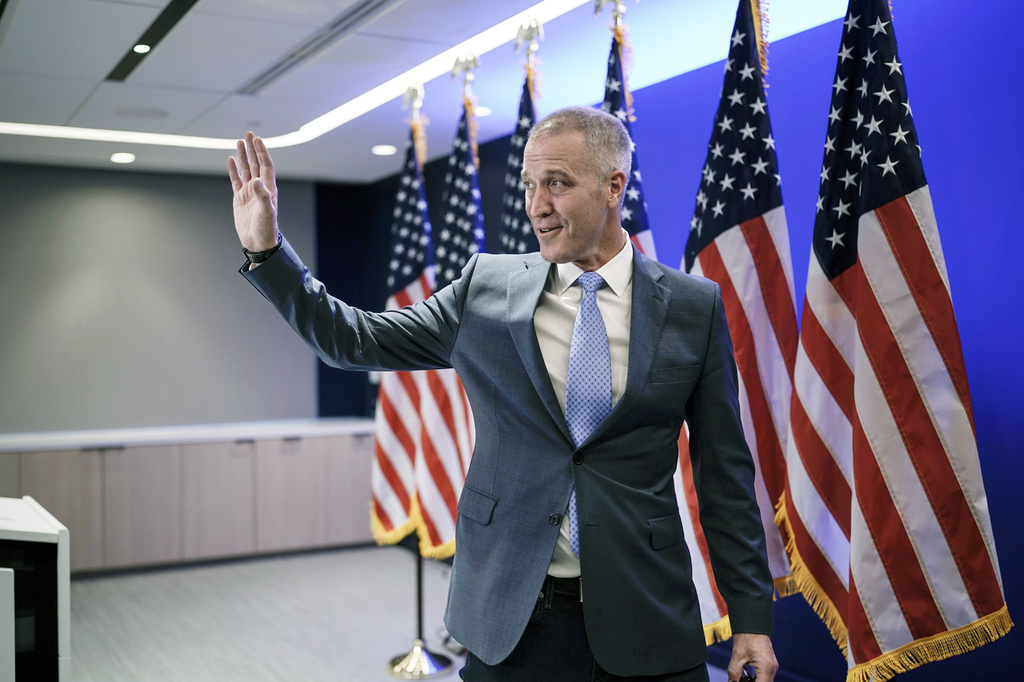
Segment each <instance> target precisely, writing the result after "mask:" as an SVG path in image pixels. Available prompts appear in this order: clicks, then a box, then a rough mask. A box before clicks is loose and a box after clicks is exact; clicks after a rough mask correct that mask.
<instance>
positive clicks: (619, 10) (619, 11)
mask: <svg viewBox="0 0 1024 682" xmlns="http://www.w3.org/2000/svg"><path fill="white" fill-rule="evenodd" d="M609 3H614V7H612V21H613V22H615V27H616V28H618V27H619V26H621V25H622V17H623V16H625V14H626V3H625V2H623V0H594V16H595V17H596V16H599V15H600V14H601V10H603V9H604V6H605V5H607V4H609Z"/></svg>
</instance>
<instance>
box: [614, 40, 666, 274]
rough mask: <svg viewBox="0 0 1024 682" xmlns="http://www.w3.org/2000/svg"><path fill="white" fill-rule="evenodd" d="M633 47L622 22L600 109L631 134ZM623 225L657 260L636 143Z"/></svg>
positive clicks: (641, 250) (627, 187) (637, 243)
mask: <svg viewBox="0 0 1024 682" xmlns="http://www.w3.org/2000/svg"><path fill="white" fill-rule="evenodd" d="M630 49H631V48H630V47H629V45H628V43H627V42H626V26H625V24H619V25H618V26H616V27H615V29H614V35H613V36H612V49H611V53H610V54H609V55H608V76H607V78H606V79H605V82H604V102H602V104H601V109H603V110H604V111H606V112H608V113H609V114H613V115H614V116H616V117H617V118H618V119H619V120H620V121H622V123H623V124H624V125H625V126H626V130H628V131H629V134H630V136H632V135H633V131H632V125H631V122H632V121H633V120H634V117H633V96H632V95H631V94H630V92H629V89H628V86H627V84H626V76H625V71H624V70H623V68H622V56H623V52H626V53H629V52H630ZM622 227H623V228H625V230H626V232H628V233H629V237H630V239H632V240H633V243H634V244H636V247H637V248H638V249H640V252H641V253H643V254H644V255H645V256H647V257H648V258H651V259H653V260H657V259H658V256H657V254H656V253H655V250H654V237H653V236H652V235H651V231H650V229H649V228H648V226H647V202H645V201H644V188H643V185H642V183H641V179H640V166H639V165H638V164H637V158H636V145H634V146H633V172H632V174H631V175H630V177H629V182H628V183H627V185H626V196H625V198H624V200H623V202H622Z"/></svg>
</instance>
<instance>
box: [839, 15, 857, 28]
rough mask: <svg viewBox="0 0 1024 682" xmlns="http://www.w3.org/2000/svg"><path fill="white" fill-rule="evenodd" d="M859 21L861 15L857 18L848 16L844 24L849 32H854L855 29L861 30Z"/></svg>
mask: <svg viewBox="0 0 1024 682" xmlns="http://www.w3.org/2000/svg"><path fill="white" fill-rule="evenodd" d="M858 21H860V15H859V14H858V15H857V16H853V15H852V14H849V15H847V17H846V21H844V22H843V24H845V25H846V30H847V31H852V30H853V29H855V28H860V26H859V25H858V23H857V22H858Z"/></svg>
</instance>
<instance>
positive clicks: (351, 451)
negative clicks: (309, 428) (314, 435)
mask: <svg viewBox="0 0 1024 682" xmlns="http://www.w3.org/2000/svg"><path fill="white" fill-rule="evenodd" d="M326 441H327V442H326V449H327V451H326V458H325V459H326V462H327V475H326V479H327V542H328V543H330V544H337V545H349V544H364V543H368V542H373V533H372V532H370V499H371V495H370V467H371V465H372V460H373V454H374V450H373V436H371V435H370V434H351V435H343V436H334V437H333V438H328V439H326Z"/></svg>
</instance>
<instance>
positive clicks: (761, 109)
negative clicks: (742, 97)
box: [749, 97, 766, 114]
mask: <svg viewBox="0 0 1024 682" xmlns="http://www.w3.org/2000/svg"><path fill="white" fill-rule="evenodd" d="M749 106H750V111H751V113H753V114H764V113H765V112H766V110H765V102H764V100H763V99H761V98H760V97H758V98H757V101H756V102H754V103H753V104H750V105H749Z"/></svg>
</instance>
